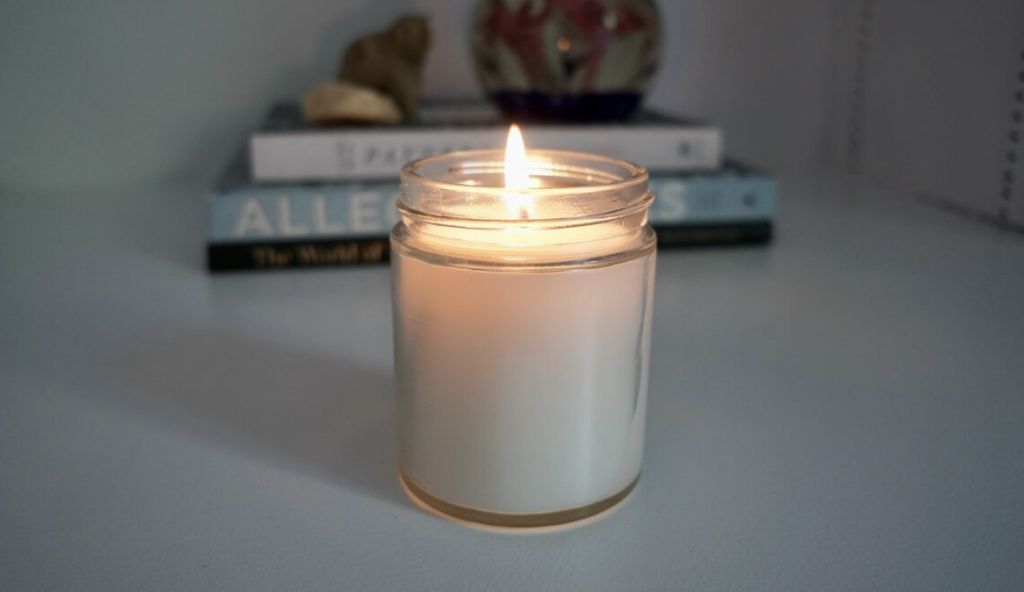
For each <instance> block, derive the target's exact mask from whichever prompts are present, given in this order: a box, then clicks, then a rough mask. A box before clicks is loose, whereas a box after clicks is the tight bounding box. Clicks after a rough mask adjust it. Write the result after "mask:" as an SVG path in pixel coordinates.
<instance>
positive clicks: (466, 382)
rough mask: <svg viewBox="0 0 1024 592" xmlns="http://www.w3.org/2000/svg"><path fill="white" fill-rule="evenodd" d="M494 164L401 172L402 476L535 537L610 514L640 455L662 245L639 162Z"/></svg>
mask: <svg viewBox="0 0 1024 592" xmlns="http://www.w3.org/2000/svg"><path fill="white" fill-rule="evenodd" d="M502 155H503V153H502V152H501V151H473V152H456V153H451V154H446V155H441V156H433V157H429V158H425V159H422V160H419V161H416V162H413V163H410V164H409V165H406V167H405V168H404V169H403V170H402V191H401V197H400V198H399V203H398V209H399V214H400V221H399V223H398V224H396V225H395V227H394V229H393V230H392V234H391V241H392V253H393V255H392V282H393V288H392V289H393V302H394V330H395V372H396V380H397V390H398V421H399V426H398V427H399V429H398V431H399V469H400V476H401V480H402V484H403V486H404V488H405V489H406V492H407V493H408V494H410V497H412V498H413V500H414V501H415V502H417V503H418V504H420V505H422V506H425V507H427V508H429V509H431V510H434V511H437V512H440V513H442V514H444V515H446V516H449V517H454V518H457V519H461V520H466V521H470V522H475V523H480V524H487V525H494V526H505V527H537V526H549V525H555V524H561V523H566V522H572V521H575V520H580V519H582V518H587V517H590V516H593V515H596V514H599V513H601V512H604V511H606V510H608V509H610V508H611V507H613V506H615V505H616V504H618V502H620V501H621V500H623V499H624V498H625V497H626V495H627V494H628V493H629V492H630V491H631V490H632V488H633V486H634V485H635V484H636V481H637V478H638V476H639V474H640V465H641V460H642V455H643V441H644V421H645V415H646V411H645V410H646V400H647V375H648V371H647V365H648V357H649V348H650V345H649V341H650V322H651V304H652V296H653V283H654V262H655V236H654V232H653V231H652V230H651V227H650V226H649V225H648V223H647V210H648V208H649V207H650V205H651V202H652V201H653V196H652V195H651V193H650V191H649V190H648V188H647V172H646V171H645V170H644V169H643V168H642V167H639V166H636V165H633V164H630V163H627V162H623V161H620V160H615V159H611V158H606V157H602V156H596V155H591V154H582V153H575V152H561V151H540V150H537V151H531V152H530V153H529V158H530V162H529V173H530V177H531V181H532V185H531V187H529V188H527V189H520V190H512V189H505V188H504V187H503V186H502V185H503V182H502V180H503V176H502V175H503V156H502Z"/></svg>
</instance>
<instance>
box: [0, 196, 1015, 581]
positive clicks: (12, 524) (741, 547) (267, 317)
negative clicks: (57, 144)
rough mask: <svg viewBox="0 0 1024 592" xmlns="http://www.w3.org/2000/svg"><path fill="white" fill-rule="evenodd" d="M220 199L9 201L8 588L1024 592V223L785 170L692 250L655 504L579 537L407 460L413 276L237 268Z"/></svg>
mask: <svg viewBox="0 0 1024 592" xmlns="http://www.w3.org/2000/svg"><path fill="white" fill-rule="evenodd" d="M199 195H201V192H200V191H197V190H196V189H195V188H188V187H184V188H179V189H166V190H152V189H140V190H138V191H128V190H125V191H121V192H113V193H111V192H104V193H100V192H93V193H89V192H84V193H78V194H67V195H8V196H7V197H5V198H4V203H3V206H2V208H0V252H2V253H3V268H2V269H3V284H2V288H0V315H2V317H0V318H2V327H3V338H2V339H0V376H2V382H0V388H2V391H0V589H3V590H12V591H14V590H142V589H145V590H155V589H168V590H189V589H196V590H246V591H252V590H387V591H391V590H445V591H448V590H506V589H507V590H668V589H672V590H678V589H687V590H723V589H728V590H867V589H888V590H930V591H934V590H965V589H971V590H1012V589H1016V590H1020V589H1022V588H1024V561H1022V560H1021V558H1022V557H1024V505H1022V500H1024V358H1022V357H1021V356H1022V351H1024V350H1022V346H1024V240H1021V238H1020V237H1017V236H1013V235H1010V234H1006V233H1001V232H998V231H996V230H994V229H991V228H988V227H986V226H983V225H980V224H976V223H974V222H970V221H965V220H962V219H958V218H955V217H952V216H951V215H949V214H946V213H942V212H938V211H933V210H930V209H928V208H927V207H925V206H923V205H921V204H918V203H915V202H913V201H912V200H909V199H906V198H902V197H898V196H892V195H888V194H885V193H884V192H880V191H876V190H873V189H871V188H868V187H864V186H854V185H851V184H849V183H848V182H846V181H843V180H838V179H832V180H829V179H814V180H800V179H786V182H785V183H784V185H783V212H782V215H781V217H780V221H779V227H778V240H777V242H776V243H775V244H774V245H773V246H772V247H770V248H765V249H738V250H737V249H716V250H701V251H663V252H662V253H661V254H660V256H659V261H658V276H657V291H656V302H655V322H654V347H653V359H652V381H651V393H650V405H649V424H648V425H649V429H648V435H647V454H646V461H645V468H644V474H643V478H642V479H641V481H640V485H639V487H638V489H637V491H636V493H635V495H634V496H633V497H632V498H631V499H630V500H629V502H628V504H627V505H626V506H624V507H623V508H622V509H621V510H620V511H618V512H617V513H615V514H613V515H612V516H610V517H609V518H607V519H605V520H603V521H601V522H598V523H596V524H593V525H590V526H587V527H585V528H582V529H578V530H573V531H569V532H563V533H558V534H553V535H538V536H503V535H498V534H494V533H487V532H481V531H477V530H471V529H467V528H463V527H459V526H457V525H453V524H450V523H447V522H444V521H441V520H439V519H437V518H434V517H432V516H430V515H427V514H426V513H424V512H422V511H420V510H417V509H416V508H414V507H413V506H412V505H411V504H410V503H408V502H407V501H406V500H405V499H404V498H403V496H402V494H401V492H400V490H399V488H398V484H397V482H396V476H395V466H394V462H393V456H394V442H393V440H394V438H393V433H394V403H393V400H392V379H391V358H390V356H391V320H390V299H389V278H388V272H387V269H386V268H384V267H372V268H361V269H357V268H348V269H335V270H326V271H299V272H275V273H257V274H238V275H223V276H210V275H208V274H207V273H206V272H205V271H204V270H203V268H202V240H203V234H204V231H205V210H204V203H203V200H202V198H201V197H199Z"/></svg>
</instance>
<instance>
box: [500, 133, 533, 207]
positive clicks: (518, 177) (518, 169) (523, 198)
mask: <svg viewBox="0 0 1024 592" xmlns="http://www.w3.org/2000/svg"><path fill="white" fill-rule="evenodd" d="M530 184H531V182H530V170H529V166H528V165H527V161H526V145H525V144H524V143H523V134H522V133H521V132H520V131H519V126H518V125H513V126H512V127H510V128H509V130H508V141H507V142H505V188H506V189H527V188H529V187H530ZM505 207H506V208H508V212H509V215H510V216H512V217H515V218H523V219H525V218H529V217H530V214H531V213H532V211H533V198H532V197H530V195H529V194H528V193H513V192H512V191H509V192H507V193H506V194H505Z"/></svg>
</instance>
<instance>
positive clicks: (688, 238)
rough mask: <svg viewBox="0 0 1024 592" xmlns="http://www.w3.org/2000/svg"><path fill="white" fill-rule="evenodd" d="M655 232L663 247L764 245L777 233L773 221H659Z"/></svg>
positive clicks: (660, 245)
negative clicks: (701, 222)
mask: <svg viewBox="0 0 1024 592" xmlns="http://www.w3.org/2000/svg"><path fill="white" fill-rule="evenodd" d="M654 232H655V233H656V234H657V235H658V247H661V248H684V247H718V246H728V245H736V246H742V245H764V244H768V243H770V242H771V241H772V238H773V236H774V230H773V226H772V223H771V222H769V221H761V222H731V223H726V224H673V225H669V226H657V225H656V226H655V227H654Z"/></svg>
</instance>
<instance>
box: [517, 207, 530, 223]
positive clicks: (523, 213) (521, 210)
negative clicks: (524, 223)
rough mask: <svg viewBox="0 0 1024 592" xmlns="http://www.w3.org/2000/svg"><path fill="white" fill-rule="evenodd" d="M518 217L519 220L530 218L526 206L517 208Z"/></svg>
mask: <svg viewBox="0 0 1024 592" xmlns="http://www.w3.org/2000/svg"><path fill="white" fill-rule="evenodd" d="M519 219H520V220H529V219H530V212H527V211H526V208H519Z"/></svg>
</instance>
